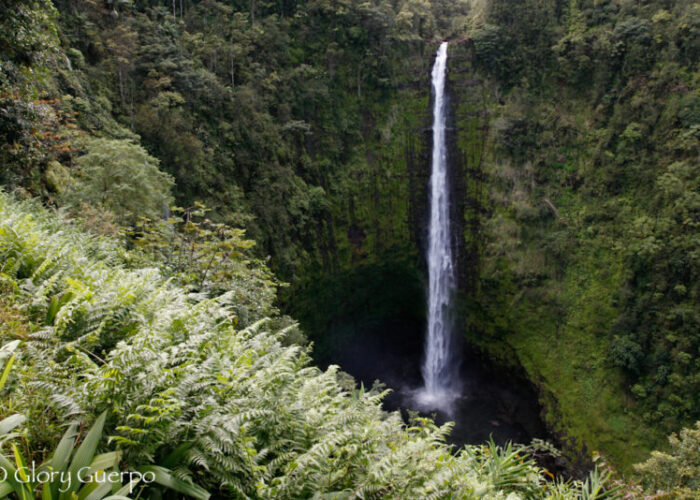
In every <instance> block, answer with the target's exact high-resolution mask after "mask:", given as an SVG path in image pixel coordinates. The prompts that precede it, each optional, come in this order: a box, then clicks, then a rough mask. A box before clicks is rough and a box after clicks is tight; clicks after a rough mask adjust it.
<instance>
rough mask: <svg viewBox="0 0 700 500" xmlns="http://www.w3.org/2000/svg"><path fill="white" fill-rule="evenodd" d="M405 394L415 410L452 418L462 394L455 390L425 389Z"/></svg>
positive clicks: (408, 391)
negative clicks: (442, 414) (411, 401)
mask: <svg viewBox="0 0 700 500" xmlns="http://www.w3.org/2000/svg"><path fill="white" fill-rule="evenodd" d="M405 392H406V394H407V395H408V396H409V397H410V398H411V399H412V400H413V403H414V406H415V409H416V410H419V411H421V412H423V413H430V412H431V411H439V412H442V413H444V414H445V415H447V416H449V417H451V418H453V417H454V414H455V407H456V403H457V400H458V399H459V398H461V397H462V393H461V391H460V390H459V389H456V388H439V389H437V390H433V391H431V390H428V389H427V388H425V387H421V388H418V389H413V390H410V389H409V390H407V391H405Z"/></svg>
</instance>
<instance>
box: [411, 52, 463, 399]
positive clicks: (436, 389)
mask: <svg viewBox="0 0 700 500" xmlns="http://www.w3.org/2000/svg"><path fill="white" fill-rule="evenodd" d="M446 73H447V42H443V43H442V44H441V45H440V49H439V50H438V51H437V55H436V57H435V64H434V66H433V72H432V89H433V94H434V96H435V101H434V105H433V158H432V174H431V177H430V233H429V245H428V276H429V289H428V331H427V335H426V342H425V359H424V361H423V366H422V372H423V382H424V384H425V386H424V387H423V388H422V389H420V390H419V391H418V393H417V394H416V402H417V403H418V404H419V405H420V406H422V407H424V408H430V409H439V410H443V411H445V412H447V413H451V407H452V403H453V402H454V400H455V399H456V398H457V397H458V396H459V387H458V377H457V373H456V372H457V369H456V366H455V365H456V360H455V359H454V357H453V354H452V347H453V346H452V343H453V342H452V326H453V323H452V313H451V308H452V298H453V295H454V292H455V276H454V260H453V257H452V247H451V246H450V200H449V186H448V178H447V147H446V144H445V122H446V112H445V111H446V110H445V95H444V94H445V77H446Z"/></svg>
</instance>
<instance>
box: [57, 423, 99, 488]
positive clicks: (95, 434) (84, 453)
mask: <svg viewBox="0 0 700 500" xmlns="http://www.w3.org/2000/svg"><path fill="white" fill-rule="evenodd" d="M106 418H107V412H106V411H105V412H103V413H102V414H101V415H100V416H99V417H97V420H96V421H95V423H94V424H93V426H92V427H91V428H90V431H88V433H87V435H86V436H85V439H83V442H82V443H81V444H80V446H79V447H78V450H77V451H76V452H75V455H74V456H73V460H72V461H71V464H70V467H69V468H68V473H69V474H70V479H71V483H70V487H68V488H67V489H66V491H64V492H61V496H60V497H59V499H60V500H70V499H71V498H72V496H73V495H72V494H73V492H75V491H77V490H78V488H79V487H80V481H79V480H78V471H79V470H80V469H82V468H83V467H88V466H89V465H90V464H91V463H92V460H93V457H94V456H95V451H96V450H97V445H98V444H99V443H100V439H101V438H102V429H103V427H104V425H105V419H106Z"/></svg>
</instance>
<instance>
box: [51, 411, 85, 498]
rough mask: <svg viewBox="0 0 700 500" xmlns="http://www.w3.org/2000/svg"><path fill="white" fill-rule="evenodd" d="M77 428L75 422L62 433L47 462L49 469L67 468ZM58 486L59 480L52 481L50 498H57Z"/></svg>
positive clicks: (76, 435)
mask: <svg viewBox="0 0 700 500" xmlns="http://www.w3.org/2000/svg"><path fill="white" fill-rule="evenodd" d="M77 428H78V426H77V425H76V424H72V425H71V426H70V427H69V428H68V430H67V431H66V432H65V434H63V437H62V438H61V441H60V442H59V443H58V446H56V451H54V454H53V457H52V458H51V461H50V462H49V463H48V466H49V469H50V470H52V471H54V472H59V473H60V472H63V471H65V470H66V469H67V468H68V461H69V460H70V455H71V452H72V451H73V446H74V445H75V439H76V438H77V437H78V432H77ZM60 487H61V483H60V482H59V481H52V483H51V488H50V498H58V496H59V491H58V490H59V488H60Z"/></svg>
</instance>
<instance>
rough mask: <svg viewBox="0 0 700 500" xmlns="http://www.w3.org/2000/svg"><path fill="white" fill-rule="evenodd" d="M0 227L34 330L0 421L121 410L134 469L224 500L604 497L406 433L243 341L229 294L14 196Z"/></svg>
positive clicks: (274, 351)
mask: <svg viewBox="0 0 700 500" xmlns="http://www.w3.org/2000/svg"><path fill="white" fill-rule="evenodd" d="M0 213H1V214H2V218H1V220H2V223H1V225H0V256H1V257H2V261H3V262H4V263H5V264H4V265H3V268H2V272H3V274H2V276H3V282H4V283H5V284H6V286H9V287H11V289H12V290H14V293H13V296H14V299H15V300H16V301H17V303H18V306H19V308H20V309H21V310H22V311H23V312H24V313H25V314H27V316H28V317H29V318H30V319H31V323H32V325H33V327H32V330H33V331H32V332H31V333H29V334H28V335H27V337H26V339H25V340H24V342H23V343H22V345H21V348H20V349H19V353H20V355H19V357H18V358H17V359H16V360H15V369H14V372H13V373H14V375H13V376H11V377H10V379H9V385H8V386H6V390H8V391H9V393H8V395H7V396H8V399H5V400H4V403H3V412H4V413H5V414H8V413H10V412H15V411H19V412H22V413H25V414H26V415H27V416H28V421H29V422H31V426H30V428H34V427H44V428H46V427H50V426H52V425H54V426H55V425H56V424H58V423H60V422H64V421H67V420H68V419H71V418H75V416H77V415H84V416H85V418H87V419H88V420H92V418H94V416H95V415H98V414H100V413H102V412H104V411H105V410H109V412H110V413H109V418H108V419H107V420H106V421H105V416H104V415H102V416H101V417H99V418H98V419H97V423H96V424H95V429H99V430H101V427H102V424H103V423H104V425H105V430H106V431H107V433H108V434H109V436H110V441H111V442H112V443H114V444H115V445H116V446H117V448H118V450H119V452H120V453H122V454H123V455H122V463H123V464H124V465H125V466H131V467H137V466H138V465H143V464H148V463H155V464H161V465H165V466H168V467H169V468H171V469H172V470H173V471H174V473H175V474H176V476H177V477H179V478H181V479H182V480H184V481H195V482H196V483H197V484H200V485H201V486H204V487H206V488H207V489H209V490H210V491H212V492H214V491H219V492H221V494H222V495H223V496H231V495H233V496H240V497H248V498H300V497H306V496H311V495H313V494H316V493H326V494H332V495H335V496H341V497H354V496H360V497H392V498H393V497H395V496H400V497H411V498H416V497H420V498H427V497H435V498H438V497H445V496H455V495H456V496H458V497H469V496H480V497H484V496H485V497H489V498H505V497H506V496H508V495H509V494H511V495H516V496H518V497H519V498H520V497H522V498H525V497H527V498H532V497H542V498H559V497H561V496H562V495H564V496H566V495H568V496H577V495H582V494H586V495H589V496H590V497H591V498H602V497H604V496H605V495H606V493H605V491H604V490H601V484H602V481H603V480H604V478H601V477H599V476H598V475H597V473H594V474H593V475H592V476H591V477H590V478H589V480H588V481H586V482H584V483H578V482H576V483H569V484H566V485H564V484H560V485H558V486H556V487H554V486H551V487H549V488H548V487H547V483H546V481H545V477H544V476H543V474H542V471H541V470H540V469H538V467H537V466H536V465H535V464H534V463H533V462H532V461H530V460H529V459H528V458H527V451H526V450H523V449H518V448H513V447H510V446H509V447H506V448H499V447H497V446H495V445H493V444H491V445H485V446H469V447H466V448H464V449H463V450H461V451H459V452H458V453H456V454H455V453H453V451H452V450H451V448H450V447H449V446H448V445H446V444H445V442H444V439H445V435H446V433H447V432H448V431H449V425H448V426H444V427H436V426H435V425H434V424H433V423H432V422H431V421H430V420H427V419H417V420H415V421H414V422H413V423H412V424H410V425H409V426H406V425H404V423H403V421H402V419H401V417H400V415H399V414H398V413H393V414H388V413H385V412H384V411H383V410H382V409H381V406H380V401H381V399H382V396H383V394H382V393H379V392H375V391H365V390H364V389H360V390H354V391H351V392H347V391H346V390H344V389H342V388H341V386H340V384H339V382H338V377H337V368H336V367H331V368H329V369H328V370H327V371H325V372H322V371H320V370H319V369H318V368H315V367H313V366H311V365H310V364H309V361H310V360H309V357H308V354H307V353H306V351H305V349H303V348H301V347H299V346H287V347H284V346H283V345H282V344H281V343H280V338H281V337H282V336H283V335H284V331H271V330H269V329H268V326H269V322H270V320H266V319H263V320H260V321H258V322H257V323H255V324H253V325H251V326H250V327H248V328H246V329H244V330H237V329H236V328H235V321H234V317H233V316H232V314H231V312H230V309H229V308H228V303H229V302H230V300H231V295H230V294H224V295H221V296H218V297H216V298H214V299H207V298H202V297H201V296H199V297H198V296H192V295H190V294H188V293H186V292H185V291H184V290H182V289H180V288H178V287H176V286H174V285H173V284H171V283H169V282H168V281H166V280H164V279H163V278H161V276H160V274H159V273H158V271H157V270H155V269H135V270H127V269H124V268H123V267H120V265H119V262H120V261H121V259H122V256H121V254H120V251H118V248H115V247H114V244H113V243H111V242H110V241H109V240H96V239H95V238H94V237H90V236H87V235H84V234H81V233H80V232H78V231H76V230H75V229H74V228H72V227H70V225H68V224H67V223H66V221H61V220H59V219H57V218H55V217H54V216H50V215H48V214H47V213H46V212H45V211H44V210H43V209H39V208H38V207H36V206H35V205H32V204H28V203H22V204H20V203H17V202H14V201H12V200H11V199H10V198H9V197H8V196H6V195H2V196H1V197H0ZM44 405H48V408H47V407H45V406H44ZM91 416H92V417H91ZM97 434H99V432H98V431H97V430H95V432H94V433H93V434H89V435H88V437H89V438H90V442H93V441H94V439H96V438H94V437H92V436H95V435H97ZM71 435H72V434H71ZM88 437H86V441H87V440H88ZM39 438H40V435H37V436H33V435H32V433H31V430H30V432H29V443H30V444H29V445H30V447H32V449H34V450H36V451H35V453H36V452H38V448H37V447H40V446H48V445H50V444H51V443H46V442H44V443H39V442H38V441H37V439H39ZM64 439H68V438H64ZM59 446H61V445H59ZM76 453H79V451H78V452H76ZM110 456H111V457H113V456H114V455H110ZM577 492H578V493H577ZM583 492H585V493H583ZM511 498H514V497H513V496H511Z"/></svg>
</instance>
